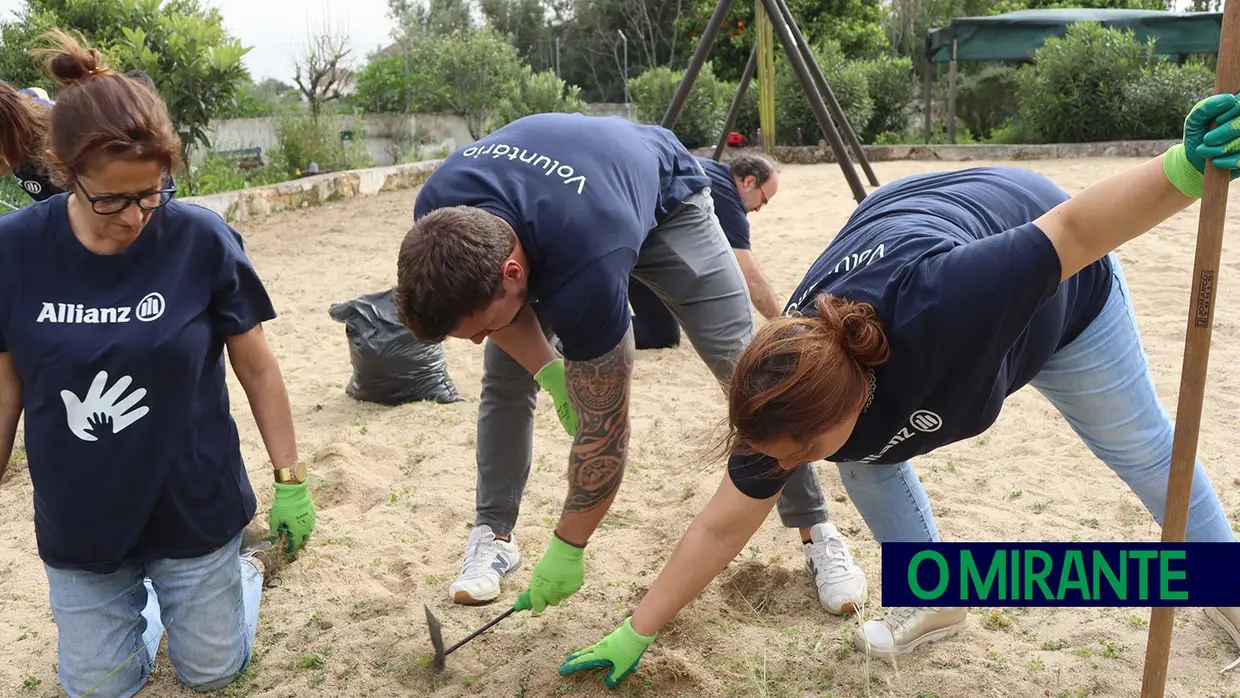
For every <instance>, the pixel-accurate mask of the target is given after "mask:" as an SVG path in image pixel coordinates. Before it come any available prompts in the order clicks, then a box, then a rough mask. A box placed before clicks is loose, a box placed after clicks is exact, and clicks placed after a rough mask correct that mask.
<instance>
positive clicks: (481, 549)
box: [448, 526, 521, 605]
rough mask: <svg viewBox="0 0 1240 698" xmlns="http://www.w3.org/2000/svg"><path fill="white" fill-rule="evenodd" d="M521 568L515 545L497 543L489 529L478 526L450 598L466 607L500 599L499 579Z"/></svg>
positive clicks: (450, 590) (449, 593) (452, 585)
mask: <svg viewBox="0 0 1240 698" xmlns="http://www.w3.org/2000/svg"><path fill="white" fill-rule="evenodd" d="M520 566H521V553H519V552H517V546H516V543H514V542H512V541H506V540H498V539H496V538H495V533H493V532H492V531H491V527H490V526H475V527H474V530H472V531H470V533H469V547H467V548H466V549H465V562H464V563H463V564H462V565H461V576H459V577H457V578H456V581H455V582H452V584H451V585H449V586H448V598H450V599H452V600H453V601H454V602H456V603H459V604H465V605H475V604H483V603H487V602H489V601H493V600H495V598H496V597H498V596H499V580H500V578H501V577H504V576H505V575H507V574H509V573H511V572H514V571H516V569H517V568H518V567H520Z"/></svg>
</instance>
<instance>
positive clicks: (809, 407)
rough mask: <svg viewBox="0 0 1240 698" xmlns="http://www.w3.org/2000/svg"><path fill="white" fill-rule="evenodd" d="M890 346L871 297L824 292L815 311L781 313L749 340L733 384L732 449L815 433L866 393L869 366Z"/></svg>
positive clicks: (885, 354) (880, 359)
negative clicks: (868, 300)
mask: <svg viewBox="0 0 1240 698" xmlns="http://www.w3.org/2000/svg"><path fill="white" fill-rule="evenodd" d="M890 354H891V350H890V347H889V345H888V343H887V336H886V334H885V333H884V332H883V328H882V325H881V324H880V323H879V321H878V318H877V317H876V316H875V313H874V308H873V306H871V305H869V304H867V303H857V302H854V301H850V300H846V299H843V298H838V297H835V296H830V295H826V294H823V295H820V296H818V298H816V299H815V300H814V311H813V314H812V315H796V316H785V317H778V318H774V319H773V320H770V321H768V322H767V323H766V324H765V325H763V327H762V329H760V330H758V332H757V334H755V335H754V338H753V341H751V342H750V343H749V345H748V346H746V347H745V351H744V352H742V354H741V356H740V359H739V360H738V361H737V364H736V369H735V370H734V371H733V373H732V383H731V385H730V387H729V390H728V442H727V443H728V445H727V447H728V450H729V451H730V452H741V453H744V452H752V450H753V448H752V446H751V444H758V443H769V442H770V441H772V440H773V439H777V438H779V437H785V436H786V437H791V438H793V439H796V440H798V441H806V440H809V439H812V438H814V437H816V436H818V435H820V434H822V433H823V432H825V431H827V430H828V429H830V428H831V427H834V426H836V425H837V424H839V423H840V422H841V421H842V420H843V419H844V418H845V417H846V416H847V415H848V413H849V412H850V411H851V410H855V409H857V407H858V406H859V405H861V404H862V400H864V399H865V397H866V391H867V384H868V381H869V373H870V368H871V367H873V366H877V365H879V364H882V363H883V362H885V361H886V360H887V359H888V357H889V356H890Z"/></svg>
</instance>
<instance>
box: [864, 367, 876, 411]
mask: <svg viewBox="0 0 1240 698" xmlns="http://www.w3.org/2000/svg"><path fill="white" fill-rule="evenodd" d="M868 383H869V384H868V388H867V391H866V392H868V393H869V395H867V396H866V398H865V407H862V408H861V414H865V411H866V410H868V409H870V403H872V402H874V386H875V385H877V383H878V379H877V378H876V377H875V376H874V369H870V379H869V382H868Z"/></svg>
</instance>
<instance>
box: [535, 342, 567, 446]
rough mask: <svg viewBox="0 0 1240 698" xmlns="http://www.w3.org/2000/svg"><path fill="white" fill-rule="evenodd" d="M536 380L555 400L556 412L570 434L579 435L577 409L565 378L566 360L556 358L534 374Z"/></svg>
mask: <svg viewBox="0 0 1240 698" xmlns="http://www.w3.org/2000/svg"><path fill="white" fill-rule="evenodd" d="M534 380H535V381H536V382H537V383H538V384H539V385H540V386H542V389H543V390H546V391H547V394H549V395H550V396H551V399H552V400H553V401H554V402H555V413H556V414H557V415H559V417H560V424H561V425H562V426H563V427H564V431H566V432H568V435H569V436H576V435H577V411H576V410H574V409H573V403H571V402H569V400H568V384H567V383H566V382H565V380H564V360H563V359H556V360H555V361H552V362H550V363H548V364H547V365H546V366H543V367H542V368H541V369H539V370H538V373H536V374H534Z"/></svg>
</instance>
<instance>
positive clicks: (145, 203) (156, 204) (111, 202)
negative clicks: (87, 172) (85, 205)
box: [73, 175, 177, 216]
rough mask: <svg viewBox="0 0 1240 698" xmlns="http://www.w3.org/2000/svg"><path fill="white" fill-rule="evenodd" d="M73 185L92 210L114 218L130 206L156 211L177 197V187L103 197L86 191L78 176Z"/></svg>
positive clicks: (75, 177)
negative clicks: (135, 205)
mask: <svg viewBox="0 0 1240 698" xmlns="http://www.w3.org/2000/svg"><path fill="white" fill-rule="evenodd" d="M73 183H74V184H75V185H77V188H78V189H80V190H82V195H83V196H85V197H86V200H87V201H89V202H90V207H91V210H93V211H94V212H95V213H98V214H99V215H101V216H114V215H116V214H118V213H120V212H121V211H124V210H125V209H127V208H129V205H130V204H137V205H138V208H140V209H142V210H143V211H154V210H156V209H158V208H161V207H162V206H164V205H165V204H167V203H168V202H169V201H172V199H173V197H174V196H176V193H177V188H176V185H175V184H174V185H172V186H170V187H168V188H166V189H157V190H155V191H150V192H143V193H141V194H133V195H129V194H105V195H103V196H92V195H91V194H90V192H88V191H86V187H84V186H82V182H81V180H79V179H78V178H77V176H76V175H74V177H73Z"/></svg>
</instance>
